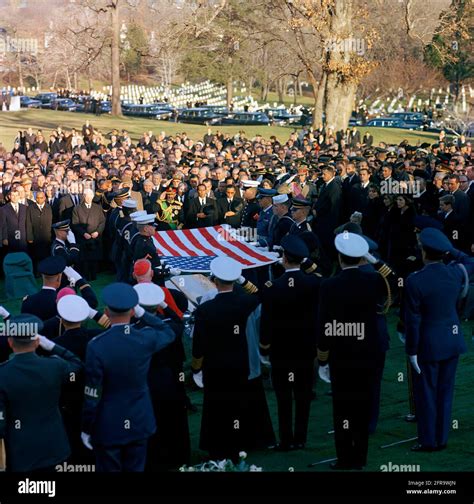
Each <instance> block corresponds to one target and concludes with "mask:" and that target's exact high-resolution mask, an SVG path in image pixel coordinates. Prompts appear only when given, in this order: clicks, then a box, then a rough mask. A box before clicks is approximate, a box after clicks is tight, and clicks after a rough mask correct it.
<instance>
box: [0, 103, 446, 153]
mask: <svg viewBox="0 0 474 504" xmlns="http://www.w3.org/2000/svg"><path fill="white" fill-rule="evenodd" d="M86 119H89V120H90V121H91V123H92V125H93V126H94V127H95V128H98V129H99V130H100V131H102V132H103V133H108V132H110V131H111V130H112V129H113V128H117V129H118V130H122V129H126V130H127V131H128V132H129V133H130V135H131V137H132V139H133V140H135V141H136V140H138V138H140V136H141V135H142V133H143V132H145V131H150V130H151V131H153V132H154V133H159V132H160V131H165V132H166V133H167V134H176V133H181V132H183V131H185V132H186V133H187V134H188V136H190V137H191V138H193V139H194V140H195V141H197V140H201V139H202V138H203V136H204V134H205V133H206V131H207V127H206V126H201V125H197V124H185V123H174V122H168V121H156V120H154V119H138V118H131V117H121V118H118V117H113V116H110V115H102V116H100V117H96V116H94V115H92V114H82V113H76V112H59V111H53V110H35V109H31V110H25V109H23V110H21V111H20V112H11V113H2V114H0V143H2V144H3V145H4V147H5V148H6V149H7V150H10V149H12V148H13V141H14V138H15V137H16V135H17V132H18V131H19V130H25V129H26V128H28V127H32V128H33V129H42V130H43V133H44V135H45V139H46V141H49V134H50V132H51V131H52V130H53V129H55V128H57V127H58V126H61V127H62V128H63V129H70V128H82V125H83V124H84V123H85V121H86ZM294 129H295V128H294V127H290V126H216V127H213V131H223V132H227V133H230V134H232V135H234V134H236V133H237V132H238V131H240V130H244V131H245V133H246V135H247V137H248V138H252V137H254V136H255V135H256V134H261V135H262V136H263V137H264V138H267V139H268V138H270V136H271V135H275V136H276V137H277V138H278V139H279V140H280V141H286V140H287V139H288V137H289V135H290V133H291V132H292V131H294ZM298 129H299V127H298ZM360 130H361V131H362V132H363V133H365V131H370V132H371V133H372V135H373V136H374V141H375V142H376V143H378V142H380V141H385V142H388V143H393V144H399V143H400V142H401V141H402V140H408V142H409V143H410V144H412V145H416V143H417V142H420V143H422V142H429V143H434V141H435V140H436V138H437V137H436V135H434V134H432V133H424V132H418V131H416V132H415V131H409V130H401V129H392V128H390V129H389V128H365V127H361V128H360Z"/></svg>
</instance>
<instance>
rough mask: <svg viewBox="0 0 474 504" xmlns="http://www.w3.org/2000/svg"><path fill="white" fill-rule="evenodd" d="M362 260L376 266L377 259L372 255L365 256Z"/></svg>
mask: <svg viewBox="0 0 474 504" xmlns="http://www.w3.org/2000/svg"><path fill="white" fill-rule="evenodd" d="M364 259H365V260H366V261H367V262H369V263H370V264H377V263H378V261H377V259H376V258H375V257H374V256H373V255H372V254H369V253H367V254H365V256H364Z"/></svg>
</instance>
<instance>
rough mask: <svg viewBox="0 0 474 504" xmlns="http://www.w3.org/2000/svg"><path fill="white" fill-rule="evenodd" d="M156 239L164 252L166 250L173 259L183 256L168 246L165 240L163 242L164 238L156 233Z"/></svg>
mask: <svg viewBox="0 0 474 504" xmlns="http://www.w3.org/2000/svg"><path fill="white" fill-rule="evenodd" d="M155 238H156V240H157V242H158V243H159V244H160V247H161V248H162V249H163V250H166V251H167V252H168V253H169V254H171V255H172V256H173V257H180V256H181V254H180V253H179V252H178V251H177V250H174V249H172V248H171V247H170V246H169V245H167V243H166V242H165V240H163V238H162V237H161V236H160V233H159V232H156V233H155Z"/></svg>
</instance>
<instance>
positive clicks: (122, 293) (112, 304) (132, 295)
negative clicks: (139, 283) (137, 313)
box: [102, 282, 138, 313]
mask: <svg viewBox="0 0 474 504" xmlns="http://www.w3.org/2000/svg"><path fill="white" fill-rule="evenodd" d="M102 301H103V302H104V304H105V305H106V306H108V307H109V308H110V309H111V310H112V311H114V312H118V313H120V312H126V311H128V310H131V309H132V308H133V307H135V306H137V304H138V294H137V292H136V291H135V289H134V288H133V287H132V286H131V285H129V284H126V283H122V282H115V283H113V284H110V285H107V287H105V288H104V290H103V291H102Z"/></svg>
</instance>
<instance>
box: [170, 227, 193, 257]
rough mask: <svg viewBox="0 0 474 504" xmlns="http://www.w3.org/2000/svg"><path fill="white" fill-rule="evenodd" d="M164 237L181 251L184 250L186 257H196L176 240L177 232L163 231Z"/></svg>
mask: <svg viewBox="0 0 474 504" xmlns="http://www.w3.org/2000/svg"><path fill="white" fill-rule="evenodd" d="M165 233H166V236H168V237H169V238H170V239H171V240H172V241H173V243H175V244H176V245H177V246H178V247H179V248H180V249H181V250H184V251H185V252H186V254H188V256H196V253H195V252H193V251H192V250H189V249H188V247H186V245H185V244H184V243H183V242H182V241H181V240H180V239H179V238H178V236H177V234H178V231H165Z"/></svg>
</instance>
